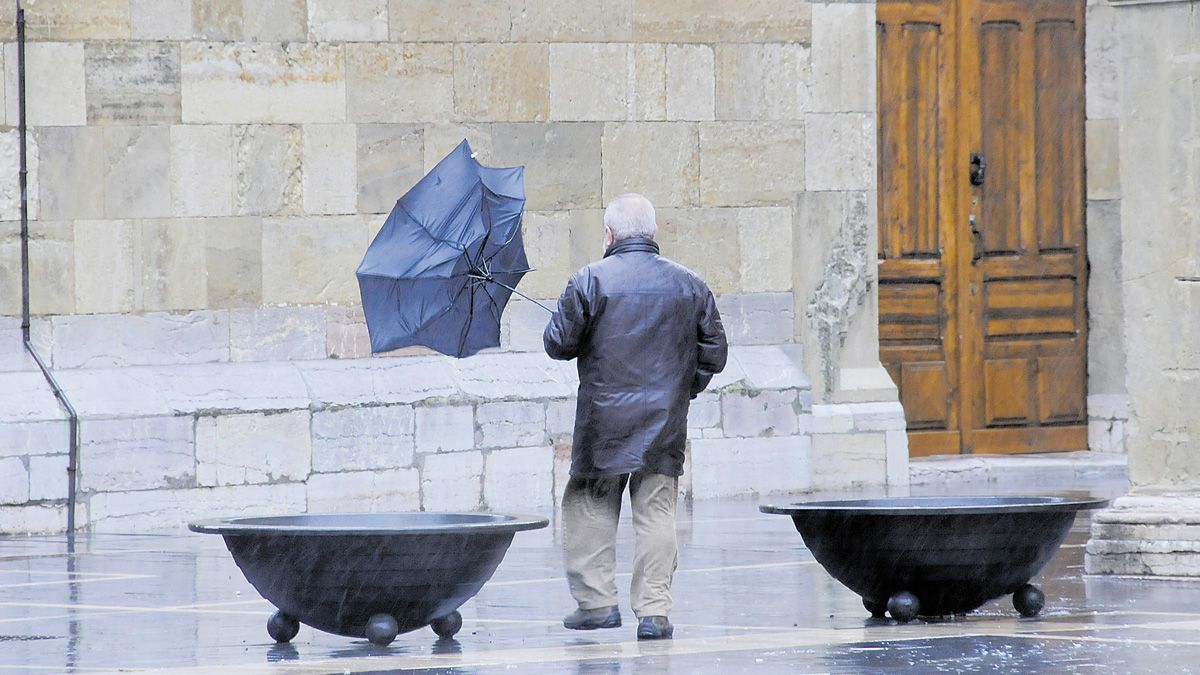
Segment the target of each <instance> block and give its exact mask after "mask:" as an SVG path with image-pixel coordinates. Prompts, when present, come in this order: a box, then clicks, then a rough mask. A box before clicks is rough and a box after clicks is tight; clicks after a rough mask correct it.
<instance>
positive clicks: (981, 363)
mask: <svg viewBox="0 0 1200 675" xmlns="http://www.w3.org/2000/svg"><path fill="white" fill-rule="evenodd" d="M877 7H878V13H877V17H878V19H877V40H878V56H877V58H878V77H879V82H878V84H879V94H878V96H879V160H880V161H879V207H880V208H879V338H880V360H881V361H882V363H883V364H884V366H885V367H886V368H887V369H888V371H889V373H890V374H891V375H892V378H893V379H894V381H895V382H896V383H897V385H898V387H899V389H900V397H901V402H902V403H903V405H904V411H905V415H906V417H907V419H908V430H909V448H910V453H911V454H912V455H914V456H918V455H931V454H953V453H1025V452H1050V451H1065V450H1083V449H1086V448H1087V426H1086V425H1087V414H1086V398H1087V397H1086V391H1085V389H1086V381H1087V377H1086V371H1087V352H1086V348H1087V310H1086V307H1085V301H1086V298H1087V255H1086V246H1085V243H1084V207H1085V202H1084V200H1085V196H1084V154H1083V149H1084V145H1083V144H1084V127H1083V121H1084V89H1083V53H1084V51H1083V36H1084V19H1083V12H1084V0H905V1H892V0H882V1H881V2H879V4H878V6H877Z"/></svg>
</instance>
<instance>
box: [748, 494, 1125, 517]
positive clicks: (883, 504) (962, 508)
mask: <svg viewBox="0 0 1200 675" xmlns="http://www.w3.org/2000/svg"><path fill="white" fill-rule="evenodd" d="M1106 506H1108V500H1107V499H1100V498H1097V497H1092V496H1070V497H1065V496H1027V497H1021V496H1005V497H896V498H888V499H834V500H815V501H807V502H795V503H793V504H781V505H771V504H764V505H762V506H759V507H758V510H759V511H761V512H763V513H774V514H779V515H785V516H796V515H805V514H814V513H830V512H833V513H841V514H855V515H864V516H914V515H930V516H945V515H960V514H972V513H1037V512H1060V511H1085V510H1091V509H1102V508H1104V507H1106Z"/></svg>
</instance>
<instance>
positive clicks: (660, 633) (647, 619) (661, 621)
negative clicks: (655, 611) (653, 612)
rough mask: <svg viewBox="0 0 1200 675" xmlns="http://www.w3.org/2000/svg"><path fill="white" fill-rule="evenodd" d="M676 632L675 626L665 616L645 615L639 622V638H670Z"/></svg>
mask: <svg viewBox="0 0 1200 675" xmlns="http://www.w3.org/2000/svg"><path fill="white" fill-rule="evenodd" d="M674 634H675V627H674V626H672V625H671V622H670V621H669V620H667V617H665V616H643V617H642V621H641V623H639V624H638V629H637V639H639V640H670V639H671V636H672V635H674Z"/></svg>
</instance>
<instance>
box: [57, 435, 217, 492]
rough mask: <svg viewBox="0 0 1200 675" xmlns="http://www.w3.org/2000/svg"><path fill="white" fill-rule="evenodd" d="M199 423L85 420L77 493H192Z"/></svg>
mask: <svg viewBox="0 0 1200 675" xmlns="http://www.w3.org/2000/svg"><path fill="white" fill-rule="evenodd" d="M195 423H196V421H195V419H193V418H192V417H143V418H136V419H131V418H121V419H111V420H85V421H84V422H83V423H82V424H81V425H80V427H79V455H80V457H79V464H80V469H79V487H80V489H81V490H83V491H86V492H117V491H122V490H152V489H157V488H170V487H190V486H192V485H195V480H196V444H195V440H196V439H195Z"/></svg>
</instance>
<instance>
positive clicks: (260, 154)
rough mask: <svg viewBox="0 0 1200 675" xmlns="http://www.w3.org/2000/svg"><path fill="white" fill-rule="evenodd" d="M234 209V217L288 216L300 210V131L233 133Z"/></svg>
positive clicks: (260, 128)
mask: <svg viewBox="0 0 1200 675" xmlns="http://www.w3.org/2000/svg"><path fill="white" fill-rule="evenodd" d="M233 150H234V167H233V168H234V171H233V205H234V213H235V214H237V215H255V216H271V215H291V214H296V213H300V212H301V209H302V208H303V192H304V190H303V180H302V176H303V172H302V168H301V162H302V159H301V158H302V156H303V136H302V134H301V130H300V127H297V126H282V125H270V126H267V125H250V126H239V127H234V129H233Z"/></svg>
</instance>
